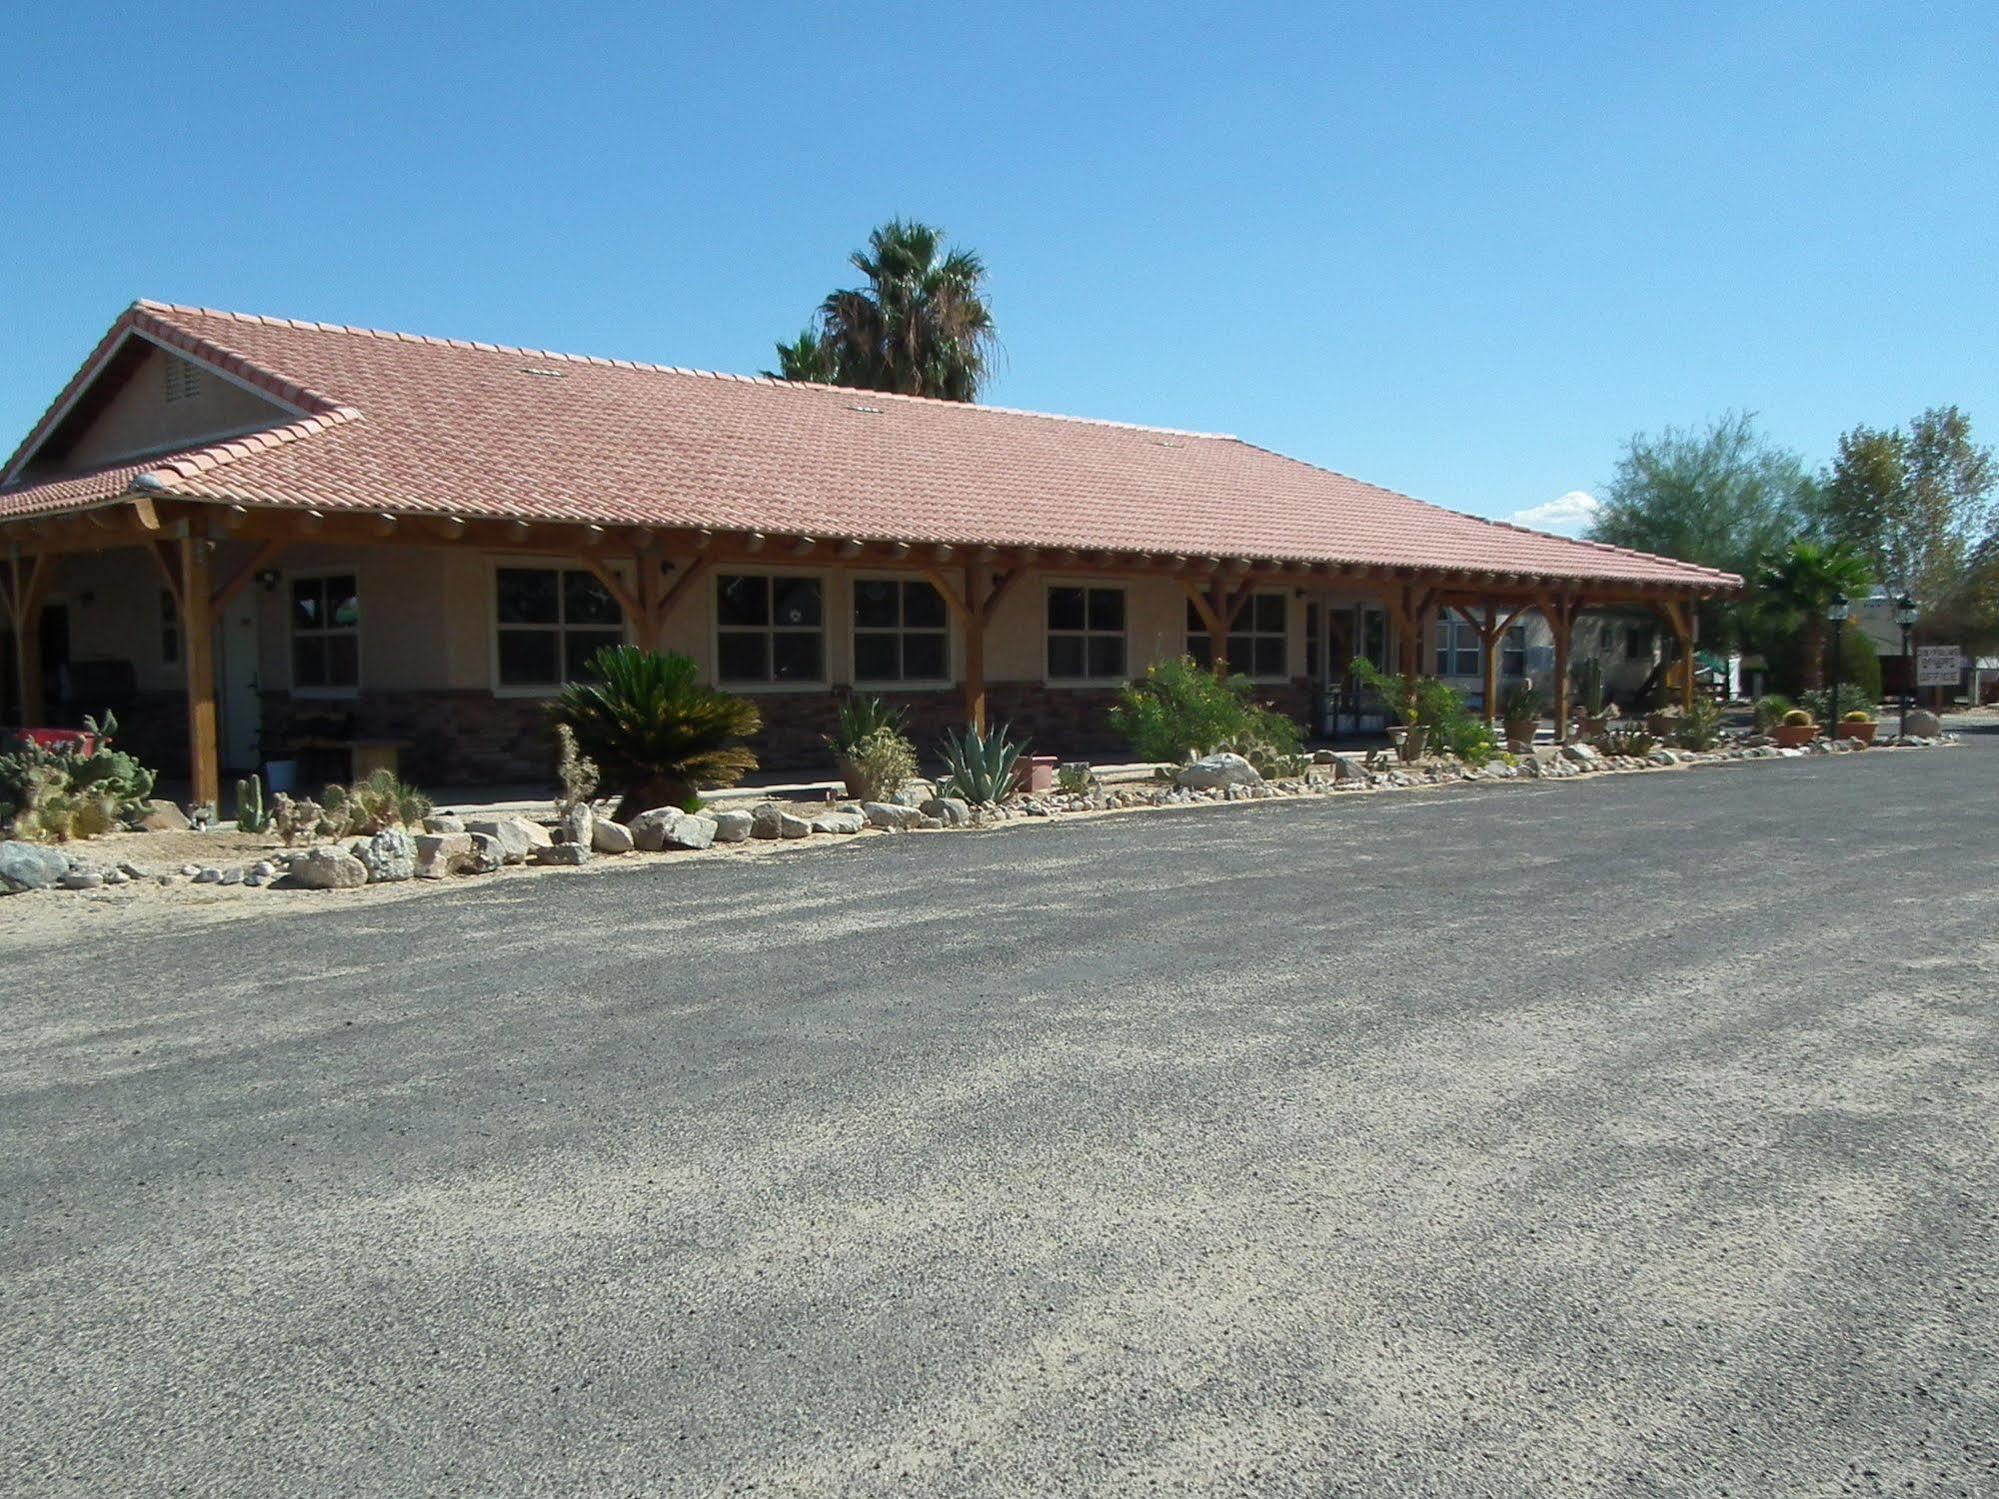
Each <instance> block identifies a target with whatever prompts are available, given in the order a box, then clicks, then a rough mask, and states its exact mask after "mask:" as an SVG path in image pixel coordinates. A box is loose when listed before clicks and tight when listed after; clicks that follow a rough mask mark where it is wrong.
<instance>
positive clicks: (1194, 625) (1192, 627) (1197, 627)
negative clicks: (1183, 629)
mask: <svg viewBox="0 0 1999 1499" xmlns="http://www.w3.org/2000/svg"><path fill="white" fill-rule="evenodd" d="M1207 630H1208V626H1207V622H1206V621H1204V620H1203V619H1202V618H1201V611H1200V610H1199V609H1196V608H1195V607H1194V601H1193V600H1192V599H1189V600H1187V633H1188V634H1189V635H1205V634H1206V633H1207Z"/></svg>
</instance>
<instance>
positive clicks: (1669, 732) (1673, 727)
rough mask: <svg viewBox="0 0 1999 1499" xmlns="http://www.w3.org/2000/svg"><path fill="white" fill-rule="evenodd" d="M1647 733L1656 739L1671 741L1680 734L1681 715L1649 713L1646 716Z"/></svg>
mask: <svg viewBox="0 0 1999 1499" xmlns="http://www.w3.org/2000/svg"><path fill="white" fill-rule="evenodd" d="M1645 732H1646V733H1648V734H1650V735H1651V736H1652V737H1653V738H1654V739H1671V738H1672V737H1673V736H1674V735H1675V734H1677V733H1679V732H1680V715H1679V714H1677V713H1648V714H1646V715H1645Z"/></svg>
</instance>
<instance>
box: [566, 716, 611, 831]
mask: <svg viewBox="0 0 1999 1499" xmlns="http://www.w3.org/2000/svg"><path fill="white" fill-rule="evenodd" d="M555 779H556V781H557V783H558V784H560V785H561V787H562V794H561V795H560V796H559V797H557V798H556V802H555V815H556V816H557V817H558V818H560V817H562V816H564V815H565V814H567V813H569V812H571V811H573V810H574V809H576V808H577V807H580V806H583V805H584V804H585V803H587V802H590V801H593V800H595V799H596V796H597V783H598V781H600V780H601V779H602V773H601V772H600V771H599V770H598V769H597V762H596V761H595V760H593V759H591V758H590V757H589V756H588V755H586V754H584V753H583V751H582V749H581V748H580V747H579V746H578V745H577V743H576V731H575V730H574V729H572V728H570V727H569V725H568V724H566V723H559V724H557V725H556V726H555Z"/></svg>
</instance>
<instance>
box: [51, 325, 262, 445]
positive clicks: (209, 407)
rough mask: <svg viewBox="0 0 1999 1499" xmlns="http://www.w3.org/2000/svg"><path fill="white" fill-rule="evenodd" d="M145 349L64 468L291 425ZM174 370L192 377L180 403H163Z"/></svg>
mask: <svg viewBox="0 0 1999 1499" xmlns="http://www.w3.org/2000/svg"><path fill="white" fill-rule="evenodd" d="M147 347H148V350H149V351H148V352H147V354H146V355H145V357H144V358H143V359H142V360H141V361H140V362H139V363H138V364H137V365H136V366H135V368H134V369H133V371H132V375H131V378H130V379H128V380H127V381H126V383H125V385H124V386H123V388H121V389H120V390H119V391H118V393H117V394H116V395H114V396H113V397H112V398H111V400H110V401H109V402H108V403H107V404H106V405H105V407H104V409H103V410H102V411H101V412H99V413H98V414H97V417H96V419H95V420H94V421H93V422H92V423H91V425H90V427H89V428H88V430H86V431H85V432H83V433H82V434H81V435H80V436H79V437H77V438H76V439H75V440H74V441H73V442H72V444H71V446H70V449H69V452H68V454H67V455H66V456H65V458H64V460H63V463H62V467H63V468H65V469H77V470H82V469H90V468H101V467H103V466H104V465H106V464H110V463H115V462H117V461H119V460H121V459H125V458H131V457H135V456H138V455H141V454H145V453H159V452H164V451H166V450H167V449H169V448H176V447H185V446H188V445H191V444H194V443H199V442H202V441H205V440H208V439H210V438H216V437H224V436H234V435H236V434H238V433H242V432H247V431H252V430H254V429H256V428H259V427H268V426H273V425H282V424H283V423H286V422H289V421H292V420H294V418H293V416H292V414H291V413H289V412H287V411H285V410H284V409H283V408H282V407H280V406H277V405H275V404H273V403H272V402H270V401H267V400H265V399H264V398H263V397H262V396H258V395H254V394H252V393H251V392H250V391H248V390H245V389H244V388H243V387H242V386H240V385H238V384H236V383H235V382H234V381H231V380H226V379H224V378H223V377H222V376H221V375H218V374H215V373H213V372H211V371H208V370H204V369H199V368H198V367H196V366H194V365H192V364H190V363H189V362H188V361H187V360H184V359H182V358H180V357H179V356H178V355H174V354H169V353H167V352H166V351H165V350H163V349H159V348H156V347H152V346H147ZM172 368H177V369H179V370H181V371H184V372H190V371H191V372H192V373H193V380H192V382H191V384H189V385H187V386H183V387H180V390H181V391H183V392H184V393H183V394H181V396H180V399H178V400H168V399H167V394H168V371H169V369H172Z"/></svg>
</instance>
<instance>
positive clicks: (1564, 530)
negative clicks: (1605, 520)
mask: <svg viewBox="0 0 1999 1499" xmlns="http://www.w3.org/2000/svg"><path fill="white" fill-rule="evenodd" d="M1598 508H1599V507H1598V505H1597V499H1596V496H1595V495H1593V494H1589V493H1587V492H1586V491H1584V490H1580V489H1572V490H1570V491H1569V492H1568V493H1567V494H1565V495H1562V496H1561V497H1560V498H1559V499H1553V500H1550V501H1548V503H1547V504H1545V505H1533V506H1530V507H1528V508H1527V509H1525V510H1516V511H1514V512H1513V514H1511V515H1509V516H1507V517H1506V518H1507V519H1508V520H1510V521H1512V522H1513V524H1514V525H1516V526H1531V527H1532V528H1533V529H1534V530H1536V531H1553V532H1554V533H1555V534H1556V535H1558V536H1580V535H1582V534H1583V532H1584V531H1587V530H1588V529H1589V523H1590V522H1591V521H1592V520H1594V519H1595V518H1596V512H1597V510H1598Z"/></svg>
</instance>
